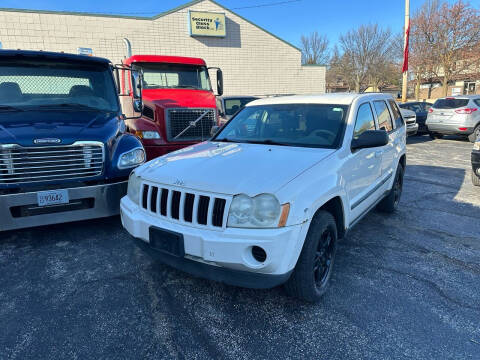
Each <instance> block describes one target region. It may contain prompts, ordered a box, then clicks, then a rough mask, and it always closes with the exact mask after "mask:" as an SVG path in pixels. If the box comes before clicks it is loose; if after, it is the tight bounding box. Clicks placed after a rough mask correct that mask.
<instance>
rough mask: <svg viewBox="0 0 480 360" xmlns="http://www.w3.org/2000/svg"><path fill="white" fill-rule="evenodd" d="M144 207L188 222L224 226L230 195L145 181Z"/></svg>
mask: <svg viewBox="0 0 480 360" xmlns="http://www.w3.org/2000/svg"><path fill="white" fill-rule="evenodd" d="M140 196H141V197H140V204H141V206H142V208H143V209H145V210H146V211H148V212H150V213H153V214H155V215H157V216H159V217H162V218H165V219H168V220H172V221H175V222H180V223H184V224H192V225H200V226H207V227H213V228H223V227H224V225H225V222H226V216H227V212H226V211H225V209H226V208H227V202H228V199H226V198H223V197H219V196H217V195H215V196H212V195H208V194H204V193H202V194H200V193H197V192H192V191H184V190H182V189H173V188H167V187H164V186H155V185H150V184H143V185H142V191H141V194H140Z"/></svg>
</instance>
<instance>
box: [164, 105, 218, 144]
mask: <svg viewBox="0 0 480 360" xmlns="http://www.w3.org/2000/svg"><path fill="white" fill-rule="evenodd" d="M205 112H206V114H205V115H204V116H203V117H202V119H201V120H199V121H198V122H197V123H196V124H195V125H194V124H193V123H194V121H195V120H197V119H198V118H199V117H200V116H202V115H203V114H204V113H205ZM166 119H167V137H168V140H170V141H198V140H205V139H208V138H209V137H210V130H211V129H212V126H213V125H215V109H208V108H206V109H188V108H173V109H167V111H166ZM189 125H191V126H190V128H189V129H188V130H186V131H184V130H185V129H186V128H187V127H188V126H189ZM182 131H184V132H183V133H182ZM179 134H181V135H179ZM178 135H179V136H178ZM176 136H178V137H177V138H176V139H175V137H176Z"/></svg>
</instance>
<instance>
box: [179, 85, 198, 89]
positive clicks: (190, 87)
mask: <svg viewBox="0 0 480 360" xmlns="http://www.w3.org/2000/svg"><path fill="white" fill-rule="evenodd" d="M175 87H177V88H185V89H196V90H199V89H200V88H199V87H197V86H193V85H177V86H175Z"/></svg>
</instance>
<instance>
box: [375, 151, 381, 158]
mask: <svg viewBox="0 0 480 360" xmlns="http://www.w3.org/2000/svg"><path fill="white" fill-rule="evenodd" d="M382 154H383V151H381V150H377V151H375V157H380V156H382Z"/></svg>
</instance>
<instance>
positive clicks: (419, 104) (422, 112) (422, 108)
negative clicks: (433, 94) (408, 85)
mask: <svg viewBox="0 0 480 360" xmlns="http://www.w3.org/2000/svg"><path fill="white" fill-rule="evenodd" d="M398 105H399V106H400V108H401V109H407V110H411V111H414V112H415V114H416V115H417V124H418V133H419V134H428V129H427V125H426V124H425V122H426V121H427V115H428V110H429V109H430V107H431V106H432V104H431V103H429V102H424V101H410V102H406V103H399V104H398Z"/></svg>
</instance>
